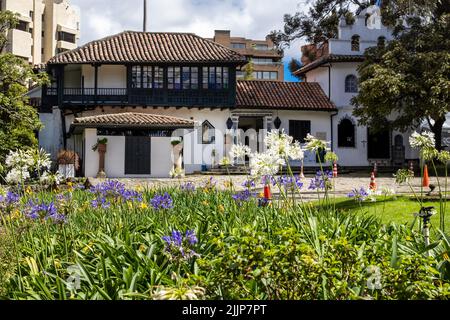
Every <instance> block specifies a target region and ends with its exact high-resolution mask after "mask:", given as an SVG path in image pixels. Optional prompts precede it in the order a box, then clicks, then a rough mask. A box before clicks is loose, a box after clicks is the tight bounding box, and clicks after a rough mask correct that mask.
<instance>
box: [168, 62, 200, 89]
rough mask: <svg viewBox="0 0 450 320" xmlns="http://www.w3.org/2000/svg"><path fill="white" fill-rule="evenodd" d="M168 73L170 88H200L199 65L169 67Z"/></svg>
mask: <svg viewBox="0 0 450 320" xmlns="http://www.w3.org/2000/svg"><path fill="white" fill-rule="evenodd" d="M167 74H168V88H169V89H184V90H189V89H193V90H196V89H198V68H197V67H169V68H168V71H167Z"/></svg>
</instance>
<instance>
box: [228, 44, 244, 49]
mask: <svg viewBox="0 0 450 320" xmlns="http://www.w3.org/2000/svg"><path fill="white" fill-rule="evenodd" d="M231 48H233V49H245V43H238V42H232V43H231Z"/></svg>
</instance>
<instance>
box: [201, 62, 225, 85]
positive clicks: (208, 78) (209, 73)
mask: <svg viewBox="0 0 450 320" xmlns="http://www.w3.org/2000/svg"><path fill="white" fill-rule="evenodd" d="M228 85H229V71H228V67H203V89H228Z"/></svg>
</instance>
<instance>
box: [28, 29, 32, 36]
mask: <svg viewBox="0 0 450 320" xmlns="http://www.w3.org/2000/svg"><path fill="white" fill-rule="evenodd" d="M28 31H29V32H30V33H31V36H33V28H30V29H29V30H28Z"/></svg>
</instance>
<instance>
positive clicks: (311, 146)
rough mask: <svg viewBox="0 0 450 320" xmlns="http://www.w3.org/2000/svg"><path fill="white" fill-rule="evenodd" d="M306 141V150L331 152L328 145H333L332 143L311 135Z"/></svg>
mask: <svg viewBox="0 0 450 320" xmlns="http://www.w3.org/2000/svg"><path fill="white" fill-rule="evenodd" d="M305 141H306V144H305V149H306V150H308V151H313V152H316V151H318V150H329V148H328V145H329V144H331V142H329V141H324V140H320V139H317V138H316V137H314V136H313V135H311V134H309V133H308V135H307V136H306V138H305Z"/></svg>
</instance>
